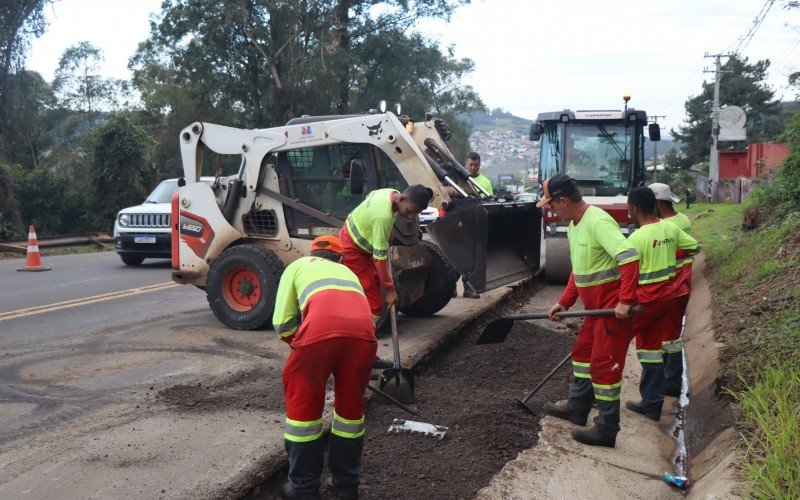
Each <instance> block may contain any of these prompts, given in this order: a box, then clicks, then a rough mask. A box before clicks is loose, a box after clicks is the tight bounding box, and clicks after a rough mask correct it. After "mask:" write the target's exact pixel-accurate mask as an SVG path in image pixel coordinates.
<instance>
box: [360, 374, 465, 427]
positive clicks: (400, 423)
mask: <svg viewBox="0 0 800 500" xmlns="http://www.w3.org/2000/svg"><path fill="white" fill-rule="evenodd" d="M367 389H369V390H370V391H372V392H374V393H375V394H377V395H379V396H381V397H382V398H384V399H386V400H387V401H389V402H390V403H392V404H393V405H395V406H396V407H398V408H400V409H402V410H403V411H405V412H407V413H410V414H411V415H413V416H415V417H422V415H420V414H419V412H416V411H414V410H412V409H411V408H409V407H408V406H406V405H404V404H403V403H401V402H400V401H398V400H396V399H395V398H393V397H391V396H390V395H388V394H386V393H385V392H383V391H382V390H380V389H378V388H377V387H372V386H371V385H369V384H367ZM423 418H424V417H423ZM448 430H449V427H445V426H444V425H435V424H429V423H428V422H416V421H414V420H403V419H399V418H396V419H394V420H393V421H392V425H390V426H389V430H387V431H386V433H387V434H412V435H415V434H416V435H423V436H425V437H432V438H436V439H439V440H441V439H442V438H444V435H445V434H446V433H447V431H448Z"/></svg>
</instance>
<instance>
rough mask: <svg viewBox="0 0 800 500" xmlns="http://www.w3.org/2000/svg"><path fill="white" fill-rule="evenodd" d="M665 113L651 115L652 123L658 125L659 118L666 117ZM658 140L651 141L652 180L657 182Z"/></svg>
mask: <svg viewBox="0 0 800 500" xmlns="http://www.w3.org/2000/svg"><path fill="white" fill-rule="evenodd" d="M666 117H667V116H666V115H652V116H650V117H649V118H652V119H653V123H654V124H656V125H658V119H659V118H666ZM656 167H658V141H654V142H653V182H658V169H657V168H656Z"/></svg>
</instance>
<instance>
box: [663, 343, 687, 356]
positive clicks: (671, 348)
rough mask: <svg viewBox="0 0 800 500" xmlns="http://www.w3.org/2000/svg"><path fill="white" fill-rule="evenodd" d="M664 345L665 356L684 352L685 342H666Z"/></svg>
mask: <svg viewBox="0 0 800 500" xmlns="http://www.w3.org/2000/svg"><path fill="white" fill-rule="evenodd" d="M662 344H663V346H664V353H665V354H674V353H676V352H681V351H682V350H683V341H682V340H681V339H675V340H665V341H664V342H662Z"/></svg>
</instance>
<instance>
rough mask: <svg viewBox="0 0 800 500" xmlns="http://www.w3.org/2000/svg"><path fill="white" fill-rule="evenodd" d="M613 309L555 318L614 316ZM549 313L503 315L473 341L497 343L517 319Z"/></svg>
mask: <svg viewBox="0 0 800 500" xmlns="http://www.w3.org/2000/svg"><path fill="white" fill-rule="evenodd" d="M638 312H642V306H634V307H631V310H630V313H631V314H634V313H638ZM614 314H615V311H614V309H592V310H589V311H564V312H557V313H556V314H555V316H556V317H557V318H581V317H583V316H614ZM549 317H550V314H548V313H546V312H541V313H527V314H512V315H511V316H504V317H502V318H498V319H496V320H494V321H492V322H491V323H489V324H488V325H486V328H484V329H483V332H481V334H480V336H479V337H478V340H476V341H475V345H484V344H499V343H501V342H504V341H505V340H506V337H508V333H509V332H510V331H511V327H512V326H514V322H515V321H517V320H525V319H548V318H549Z"/></svg>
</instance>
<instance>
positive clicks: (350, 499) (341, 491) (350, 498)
mask: <svg viewBox="0 0 800 500" xmlns="http://www.w3.org/2000/svg"><path fill="white" fill-rule="evenodd" d="M322 487H323V489H325V491H330V492H332V493H335V494H336V496H337V497H338V498H342V499H346V500H356V499H357V498H358V487H357V486H356V487H348V488H337V487H336V486H334V485H333V478H332V477H329V478H328V479H326V480H325V482H324V483H323V484H322Z"/></svg>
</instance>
